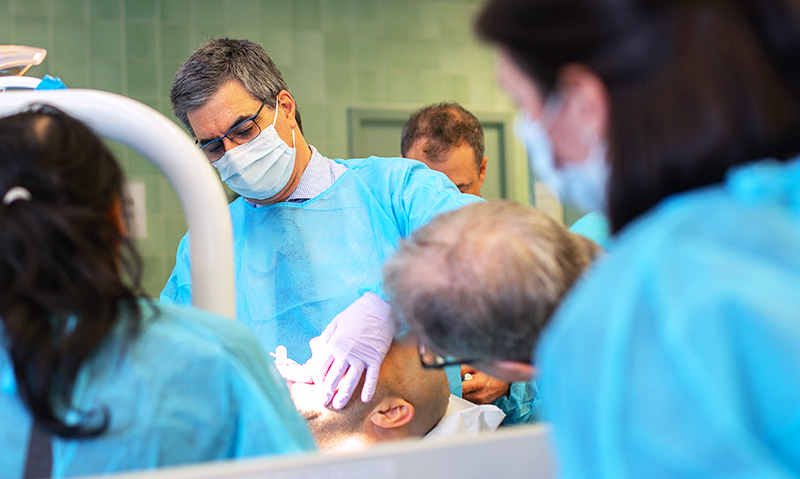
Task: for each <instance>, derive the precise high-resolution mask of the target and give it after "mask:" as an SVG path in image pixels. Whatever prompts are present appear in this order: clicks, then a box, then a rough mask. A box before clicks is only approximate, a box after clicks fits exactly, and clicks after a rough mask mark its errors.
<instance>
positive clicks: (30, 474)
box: [23, 421, 53, 479]
mask: <svg viewBox="0 0 800 479" xmlns="http://www.w3.org/2000/svg"><path fill="white" fill-rule="evenodd" d="M52 471H53V446H52V441H51V439H50V434H49V433H48V432H47V431H46V430H45V429H44V428H43V427H42V426H41V425H40V424H39V423H38V422H37V421H34V422H33V427H31V436H30V439H29V440H28V456H27V458H26V459H25V475H24V476H23V478H24V479H43V478H49V477H50V476H51V475H52V473H53V472H52Z"/></svg>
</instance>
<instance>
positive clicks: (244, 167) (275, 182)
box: [211, 104, 297, 200]
mask: <svg viewBox="0 0 800 479" xmlns="http://www.w3.org/2000/svg"><path fill="white" fill-rule="evenodd" d="M277 120H278V105H277V104H276V105H275V119H274V120H272V124H271V125H270V126H268V127H267V128H265V129H264V130H262V131H261V133H260V134H259V135H258V136H257V137H255V138H253V139H252V140H250V141H248V142H247V143H245V144H243V145H239V146H237V147H236V148H233V149H231V150H228V151H226V152H225V154H224V155H222V158H220V159H219V160H217V161H215V162H213V163H211V164H212V165H214V167H215V168H216V169H217V170H219V174H220V177H221V178H222V181H224V182H225V183H227V184H228V186H230V188H231V189H232V190H233V191H235V192H236V193H238V194H240V195H242V196H244V197H245V198H250V199H254V200H265V199H267V198H271V197H273V196H275V195H277V194H278V193H279V192H280V191H281V190H282V189H283V188H285V187H286V185H287V184H288V183H289V180H290V179H291V177H292V171H294V162H295V155H296V154H297V150H296V149H295V148H294V146H292V147H291V148H290V147H289V145H287V144H286V143H285V142H284V141H283V140H282V139H281V137H280V136H278V132H277V131H276V130H275V122H276V121H277ZM292 145H295V137H294V129H292Z"/></svg>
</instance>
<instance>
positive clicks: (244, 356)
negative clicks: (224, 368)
mask: <svg viewBox="0 0 800 479" xmlns="http://www.w3.org/2000/svg"><path fill="white" fill-rule="evenodd" d="M224 326H225V327H228V326H234V327H233V328H231V329H232V331H227V332H226V334H225V335H221V336H220V337H221V338H222V340H223V345H224V346H225V347H226V349H227V350H228V352H229V355H230V361H231V364H232V366H233V371H234V374H232V377H231V388H232V396H233V397H234V398H235V400H236V401H237V402H238V405H237V406H238V407H237V408H236V410H235V414H234V416H233V417H232V418H231V420H232V421H234V423H235V424H236V425H237V431H236V436H237V437H236V440H235V442H234V444H235V446H234V451H233V454H232V457H250V456H259V455H263V454H265V452H267V453H270V454H286V453H300V452H305V451H313V450H315V449H316V446H315V445H314V440H313V438H312V436H311V433H310V432H309V430H308V428H307V427H306V423H305V421H304V420H303V419H302V418H301V417H300V415H299V413H298V412H297V410H296V409H295V406H294V403H293V402H292V400H291V396H290V394H289V391H288V389H287V387H286V383H285V381H284V380H283V378H282V377H281V376H280V374H279V373H278V370H277V369H276V368H275V364H274V362H273V361H271V360H270V359H269V358H268V357H267V356H266V354H265V353H264V351H263V349H262V348H261V346H260V344H259V343H258V342H257V341H256V339H255V337H254V336H253V334H252V333H251V332H250V331H249V330H247V329H246V328H245V327H244V326H240V325H239V324H224ZM231 333H232V334H231Z"/></svg>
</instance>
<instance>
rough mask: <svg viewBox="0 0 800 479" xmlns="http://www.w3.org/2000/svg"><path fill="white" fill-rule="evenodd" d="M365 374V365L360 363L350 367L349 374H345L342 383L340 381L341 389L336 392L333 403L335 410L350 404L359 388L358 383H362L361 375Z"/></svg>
mask: <svg viewBox="0 0 800 479" xmlns="http://www.w3.org/2000/svg"><path fill="white" fill-rule="evenodd" d="M363 373H364V363H362V362H360V361H359V362H358V363H355V364H351V365H350V367H349V368H348V369H347V373H345V375H344V377H343V378H342V380H341V381H339V387H338V390H337V391H336V395H335V396H334V397H333V401H331V406H333V408H334V409H342V408H343V407H345V406H346V405H347V403H348V402H350V398H351V397H352V396H353V391H355V390H356V388H357V387H358V383H359V382H360V381H361V375H362V374H363Z"/></svg>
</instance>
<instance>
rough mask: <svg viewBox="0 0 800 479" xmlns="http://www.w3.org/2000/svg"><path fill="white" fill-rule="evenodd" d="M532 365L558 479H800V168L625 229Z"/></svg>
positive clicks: (682, 203) (756, 169) (696, 196)
mask: <svg viewBox="0 0 800 479" xmlns="http://www.w3.org/2000/svg"><path fill="white" fill-rule="evenodd" d="M536 365H537V367H538V369H539V371H540V379H541V382H540V384H541V385H542V389H543V390H544V391H546V402H547V405H546V409H545V416H546V417H547V418H548V419H549V420H550V421H552V423H553V425H554V429H553V433H554V438H555V446H556V447H555V448H556V450H557V452H558V456H559V457H558V459H559V463H560V475H561V477H564V478H570V479H571V478H592V477H607V478H634V477H636V478H639V477H650V478H658V477H681V478H728V477H731V478H732V477H737V478H741V477H758V478H788V477H798V475H800V161H797V160H795V161H793V162H790V163H779V162H775V161H763V162H758V163H754V164H751V165H748V166H743V167H739V168H735V169H733V170H731V172H729V175H728V178H727V180H726V182H725V183H724V184H722V185H719V186H714V187H708V188H704V189H699V190H695V191H692V192H688V193H684V194H680V195H676V196H673V197H670V198H668V199H666V200H664V201H663V202H662V203H661V204H660V205H659V206H657V207H656V208H655V209H654V210H653V211H652V212H650V213H648V214H647V215H646V216H645V217H643V218H641V219H639V220H637V221H636V222H635V223H634V224H632V225H630V226H629V227H627V228H626V229H625V230H624V231H623V232H622V233H621V235H620V236H619V237H618V238H617V240H616V242H615V249H614V254H613V255H610V256H608V257H606V258H604V259H602V260H601V261H600V264H599V265H597V267H596V269H595V270H594V271H593V272H592V274H591V275H590V276H588V277H586V278H585V280H584V281H583V282H582V283H581V284H579V285H578V286H577V287H576V288H575V289H574V290H573V291H572V293H571V294H570V295H569V297H568V299H567V300H566V301H565V303H564V304H563V305H562V307H561V308H560V309H559V310H558V312H557V314H556V315H555V317H554V319H553V321H552V322H551V324H550V327H549V328H548V330H547V331H546V333H545V335H544V336H543V339H542V341H541V342H540V344H539V348H538V353H537V359H536Z"/></svg>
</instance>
